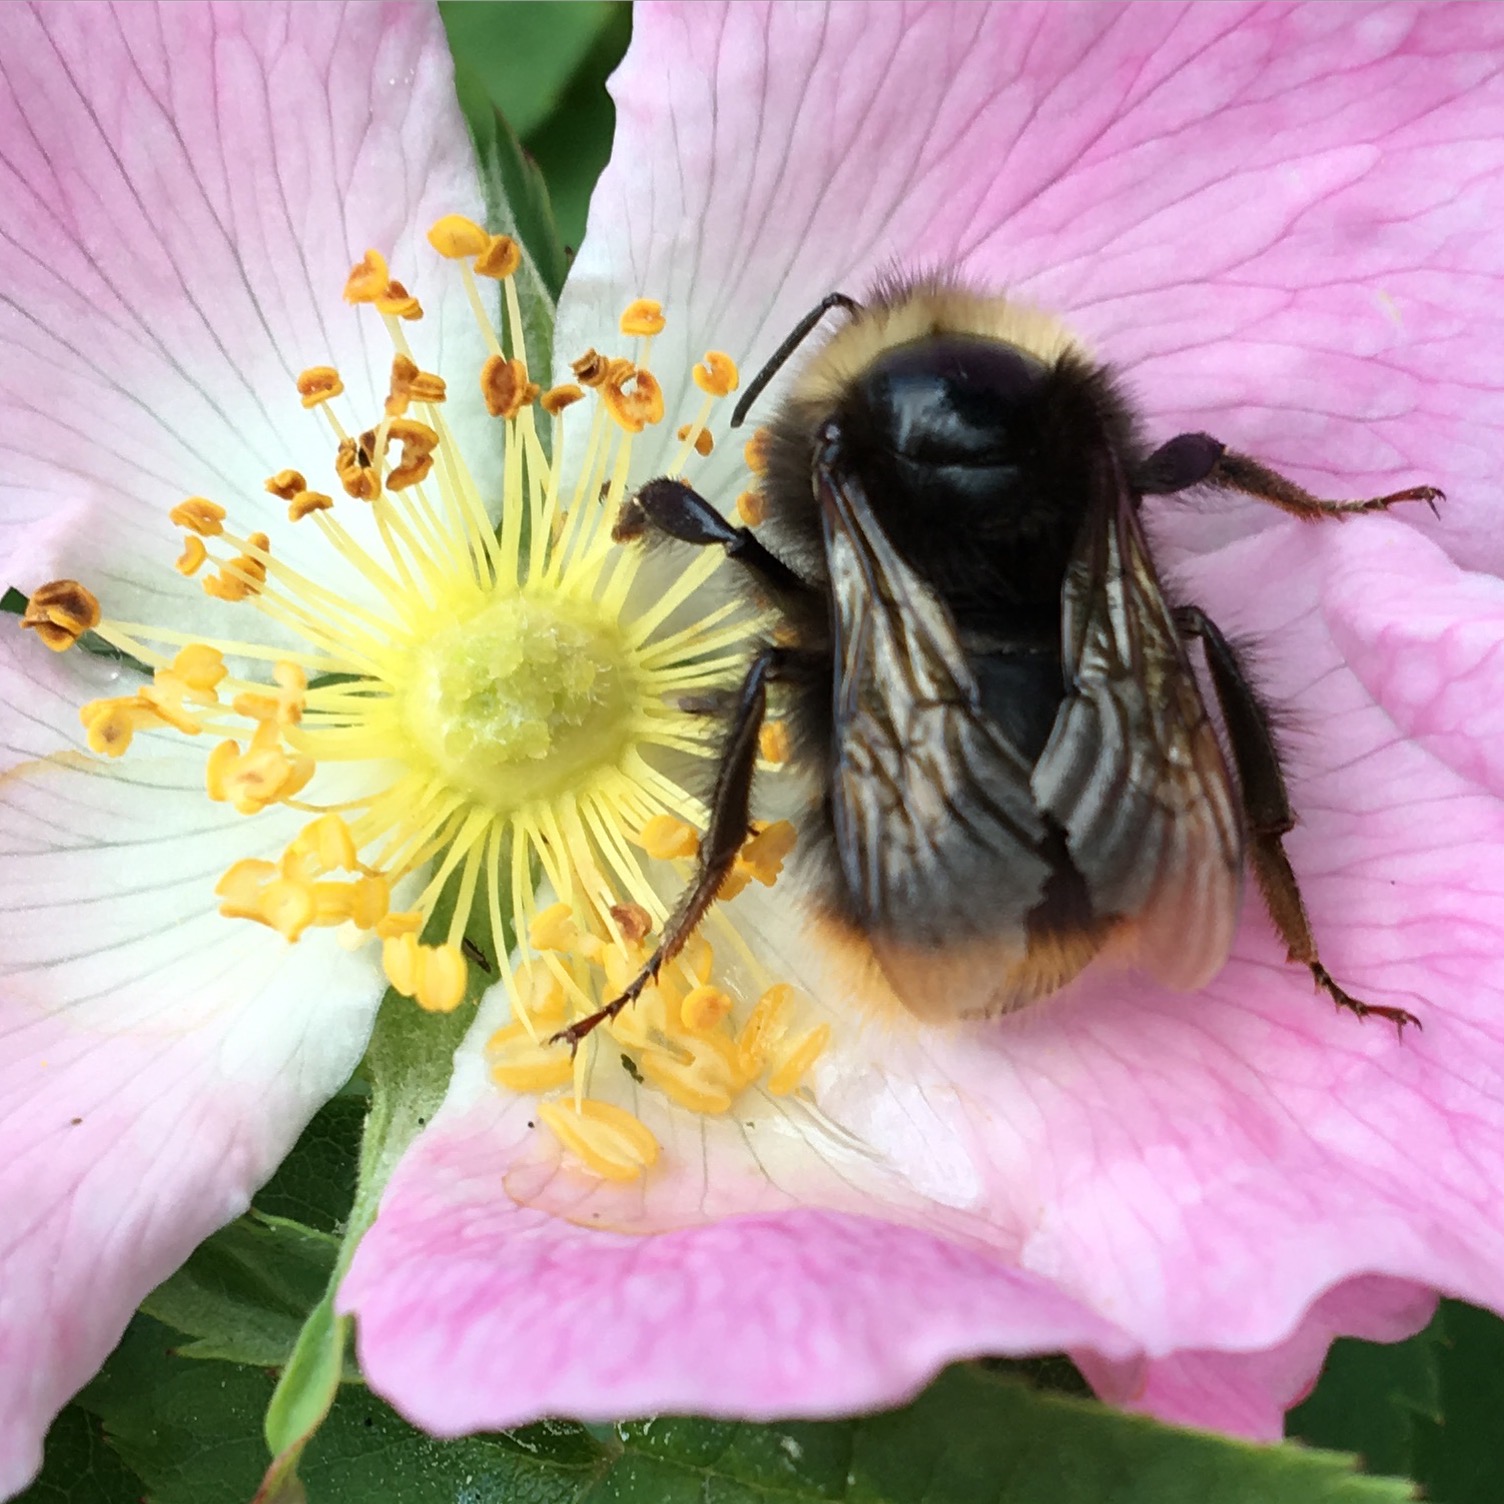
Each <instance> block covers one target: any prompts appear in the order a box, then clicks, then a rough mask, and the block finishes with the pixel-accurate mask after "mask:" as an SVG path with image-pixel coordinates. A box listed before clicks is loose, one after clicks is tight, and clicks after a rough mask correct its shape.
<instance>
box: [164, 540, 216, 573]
mask: <svg viewBox="0 0 1504 1504" xmlns="http://www.w3.org/2000/svg"><path fill="white" fill-rule="evenodd" d="M208 557H209V550H208V549H207V548H205V547H204V540H203V539H202V538H200V537H198V536H197V535H196V534H194V533H188V534H187V535H186V536H185V537H184V539H183V551H182V553H180V554H179V555H178V556H177V559H176V561H175V562H174V563H173V566H172V567H173V568H174V569H175V570H177V572H178V573H179V574H182V575H194V574H197V573H198V572H199V570H200V569H201V568H202V567H203V563H204V560H205V559H207V558H208Z"/></svg>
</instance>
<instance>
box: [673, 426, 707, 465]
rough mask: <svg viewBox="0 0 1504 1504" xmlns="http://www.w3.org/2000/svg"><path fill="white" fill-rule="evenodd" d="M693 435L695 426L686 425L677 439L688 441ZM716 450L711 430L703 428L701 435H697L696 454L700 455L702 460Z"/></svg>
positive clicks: (679, 432)
mask: <svg viewBox="0 0 1504 1504" xmlns="http://www.w3.org/2000/svg"><path fill="white" fill-rule="evenodd" d="M692 433H694V428H693V426H692V425H690V424H688V423H686V424H685V425H684V426H683V427H682V428H681V429H680V430H679V431H678V434H677V437H678V438H679V440H680V441H681V442H682V441H683V440H685V439H687V438H688V437H689V436H690V434H692ZM714 448H715V440H714V439H713V438H712V437H711V435H710V430H709V429H708V428H702V429H701V430H700V431H699V433H695V453H696V454H698V455H699V456H700V457H701V458H702V459H703V458H704V457H705V456H706V455H707V454H709V453H710V451H711V450H712V449H714Z"/></svg>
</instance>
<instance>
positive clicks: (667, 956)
mask: <svg viewBox="0 0 1504 1504" xmlns="http://www.w3.org/2000/svg"><path fill="white" fill-rule="evenodd" d="M785 656H786V653H785V650H784V649H782V648H776V647H764V648H763V649H762V651H761V652H760V653H758V655H757V657H756V658H754V659H753V660H752V663H751V666H750V667H749V668H748V669H747V673H746V677H745V678H744V679H743V680H742V686H741V689H740V691H739V692H738V694H737V701H736V708H735V710H734V711H733V712H732V718H731V725H730V728H729V730H728V731H727V734H726V742H725V745H724V746H723V747H722V749H721V761H720V766H719V767H718V768H717V769H716V775H715V789H714V791H713V792H712V794H711V796H710V827H709V829H708V830H707V831H706V832H705V838H704V839H703V840H702V841H701V842H700V855H699V860H698V862H697V863H696V866H695V875H694V880H693V881H692V882H691V883H690V885H689V887H688V889H686V891H685V893H684V896H683V897H682V898H680V900H679V903H678V907H677V908H675V910H674V912H673V913H672V914H671V915H670V916H669V920H668V923H667V924H665V925H664V927H663V937H662V939H660V940H659V942H658V948H657V950H655V951H654V952H653V954H652V955H651V956H650V957H649V958H648V962H647V965H646V966H644V967H643V968H642V970H641V971H640V972H638V973H637V975H636V976H635V977H634V978H633V979H632V981H631V982H630V983H629V984H628V986H627V989H626V991H624V992H623V993H622V994H621V996H620V997H617V998H613V999H612V1000H611V1001H610V1002H609V1003H607V1004H606V1006H605V1007H604V1008H599V1009H597V1010H596V1011H595V1012H594V1013H592V1014H590V1016H589V1017H588V1018H582V1019H579V1020H578V1021H577V1022H575V1023H572V1024H570V1026H569V1027H568V1028H567V1029H560V1030H559V1032H558V1033H557V1034H555V1035H554V1036H553V1037H552V1039H550V1040H549V1043H550V1044H553V1043H567V1044H568V1045H569V1048H570V1049H571V1051H572V1050H575V1049H577V1048H578V1047H579V1043H580V1041H581V1040H582V1039H584V1038H585V1036H586V1035H587V1034H589V1033H590V1032H591V1031H592V1030H593V1029H595V1028H596V1027H597V1026H598V1025H600V1024H603V1023H605V1022H606V1021H607V1020H608V1019H612V1018H615V1017H616V1015H617V1014H618V1013H620V1012H621V1010H622V1009H623V1008H625V1007H626V1006H627V1005H628V1004H629V1003H632V1002H634V1001H635V1000H636V999H637V997H638V996H639V995H640V994H641V992H642V990H643V988H645V987H648V986H650V985H651V984H652V983H653V982H654V981H656V980H657V977H658V973H659V971H661V970H662V968H663V967H665V966H667V965H668V963H669V962H670V961H672V960H673V959H674V957H675V956H676V955H678V954H679V952H680V951H681V950H682V949H683V948H684V944H685V942H686V941H687V940H688V939H689V937H690V936H691V935H692V934H694V932H695V930H696V928H697V927H698V926H699V923H700V921H701V920H702V919H703V918H704V917H705V913H706V910H708V909H709V908H710V905H711V904H712V903H714V902H715V896H716V894H717V893H718V892H720V889H721V884H722V883H724V882H725V881H726V877H727V875H728V874H729V873H730V871H731V868H732V864H733V863H734V862H735V861H736V856H737V853H738V852H739V851H740V850H741V849H742V843H743V842H744V841H745V840H746V839H747V828H748V821H749V819H750V817H751V804H752V775H753V773H754V772H755V771H756V768H757V743H758V734H759V733H760V732H761V730H762V723H763V719H764V717H765V715H766V714H767V708H768V680H769V679H770V678H771V677H773V676H774V675H775V674H776V672H777V670H778V668H779V666H780V664H781V663H782V661H783V659H784V658H785Z"/></svg>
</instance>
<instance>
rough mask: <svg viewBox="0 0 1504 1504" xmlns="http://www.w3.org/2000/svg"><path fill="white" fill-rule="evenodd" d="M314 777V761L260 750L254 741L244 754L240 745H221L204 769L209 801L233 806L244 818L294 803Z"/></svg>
mask: <svg viewBox="0 0 1504 1504" xmlns="http://www.w3.org/2000/svg"><path fill="white" fill-rule="evenodd" d="M267 724H271V723H267ZM258 737H259V733H258ZM312 777H313V759H312V758H311V757H289V756H288V755H287V754H286V753H285V752H283V751H282V750H281V749H280V748H278V747H274V746H265V745H261V746H258V745H256V742H254V741H253V742H252V744H251V746H250V747H248V748H247V749H246V750H245V751H244V752H242V751H241V750H240V744H239V743H238V742H234V741H224V742H220V743H219V745H218V746H217V747H215V749H214V750H213V751H212V752H211V753H210V754H209V759H208V762H207V763H206V764H205V766H204V785H205V788H206V789H207V790H208V794H209V797H210V798H211V799H213V800H215V801H216V802H217V803H220V804H233V805H234V806H235V809H236V810H237V812H238V813H240V814H242V815H254V814H256V813H257V812H258V811H260V810H263V809H265V808H266V806H267V805H269V804H276V803H277V802H278V801H280V800H283V799H291V798H292V797H293V796H294V795H295V794H297V793H299V792H300V791H301V790H302V789H303V788H304V787H306V785H307V783H308V780H309V779H310V778H312Z"/></svg>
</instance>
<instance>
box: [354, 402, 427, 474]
mask: <svg viewBox="0 0 1504 1504" xmlns="http://www.w3.org/2000/svg"><path fill="white" fill-rule="evenodd" d="M382 432H384V433H385V434H386V442H387V443H388V444H391V443H393V442H395V443H399V444H401V445H402V463H401V464H400V465H398V466H396V468H395V469H393V470H392V471H391V472H390V473H389V474H388V475H387V478H386V483H387V488H388V489H389V490H392V491H405V490H406V489H407V488H408V487H409V486H415V485H417V484H418V482H419V481H420V480H422V479H423V478H424V477H425V476H426V475H427V474H428V472H429V471H430V470H432V469H433V452H434V450H435V449H437V448H438V447H439V436H438V434H437V433H436V432H435V431H434V430H433V429H431V428H430V427H429V426H428V424H426V423H420V422H418V420H417V419H416V418H393V419H391V421H390V422H387V423H384V424H383V425H382V427H381V429H379V430H377V431H376V432H375V433H372V434H364V435H362V439H365V438H370V439H372V440H375V439H376V437H377V436H378V435H379V434H380V433H382Z"/></svg>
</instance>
